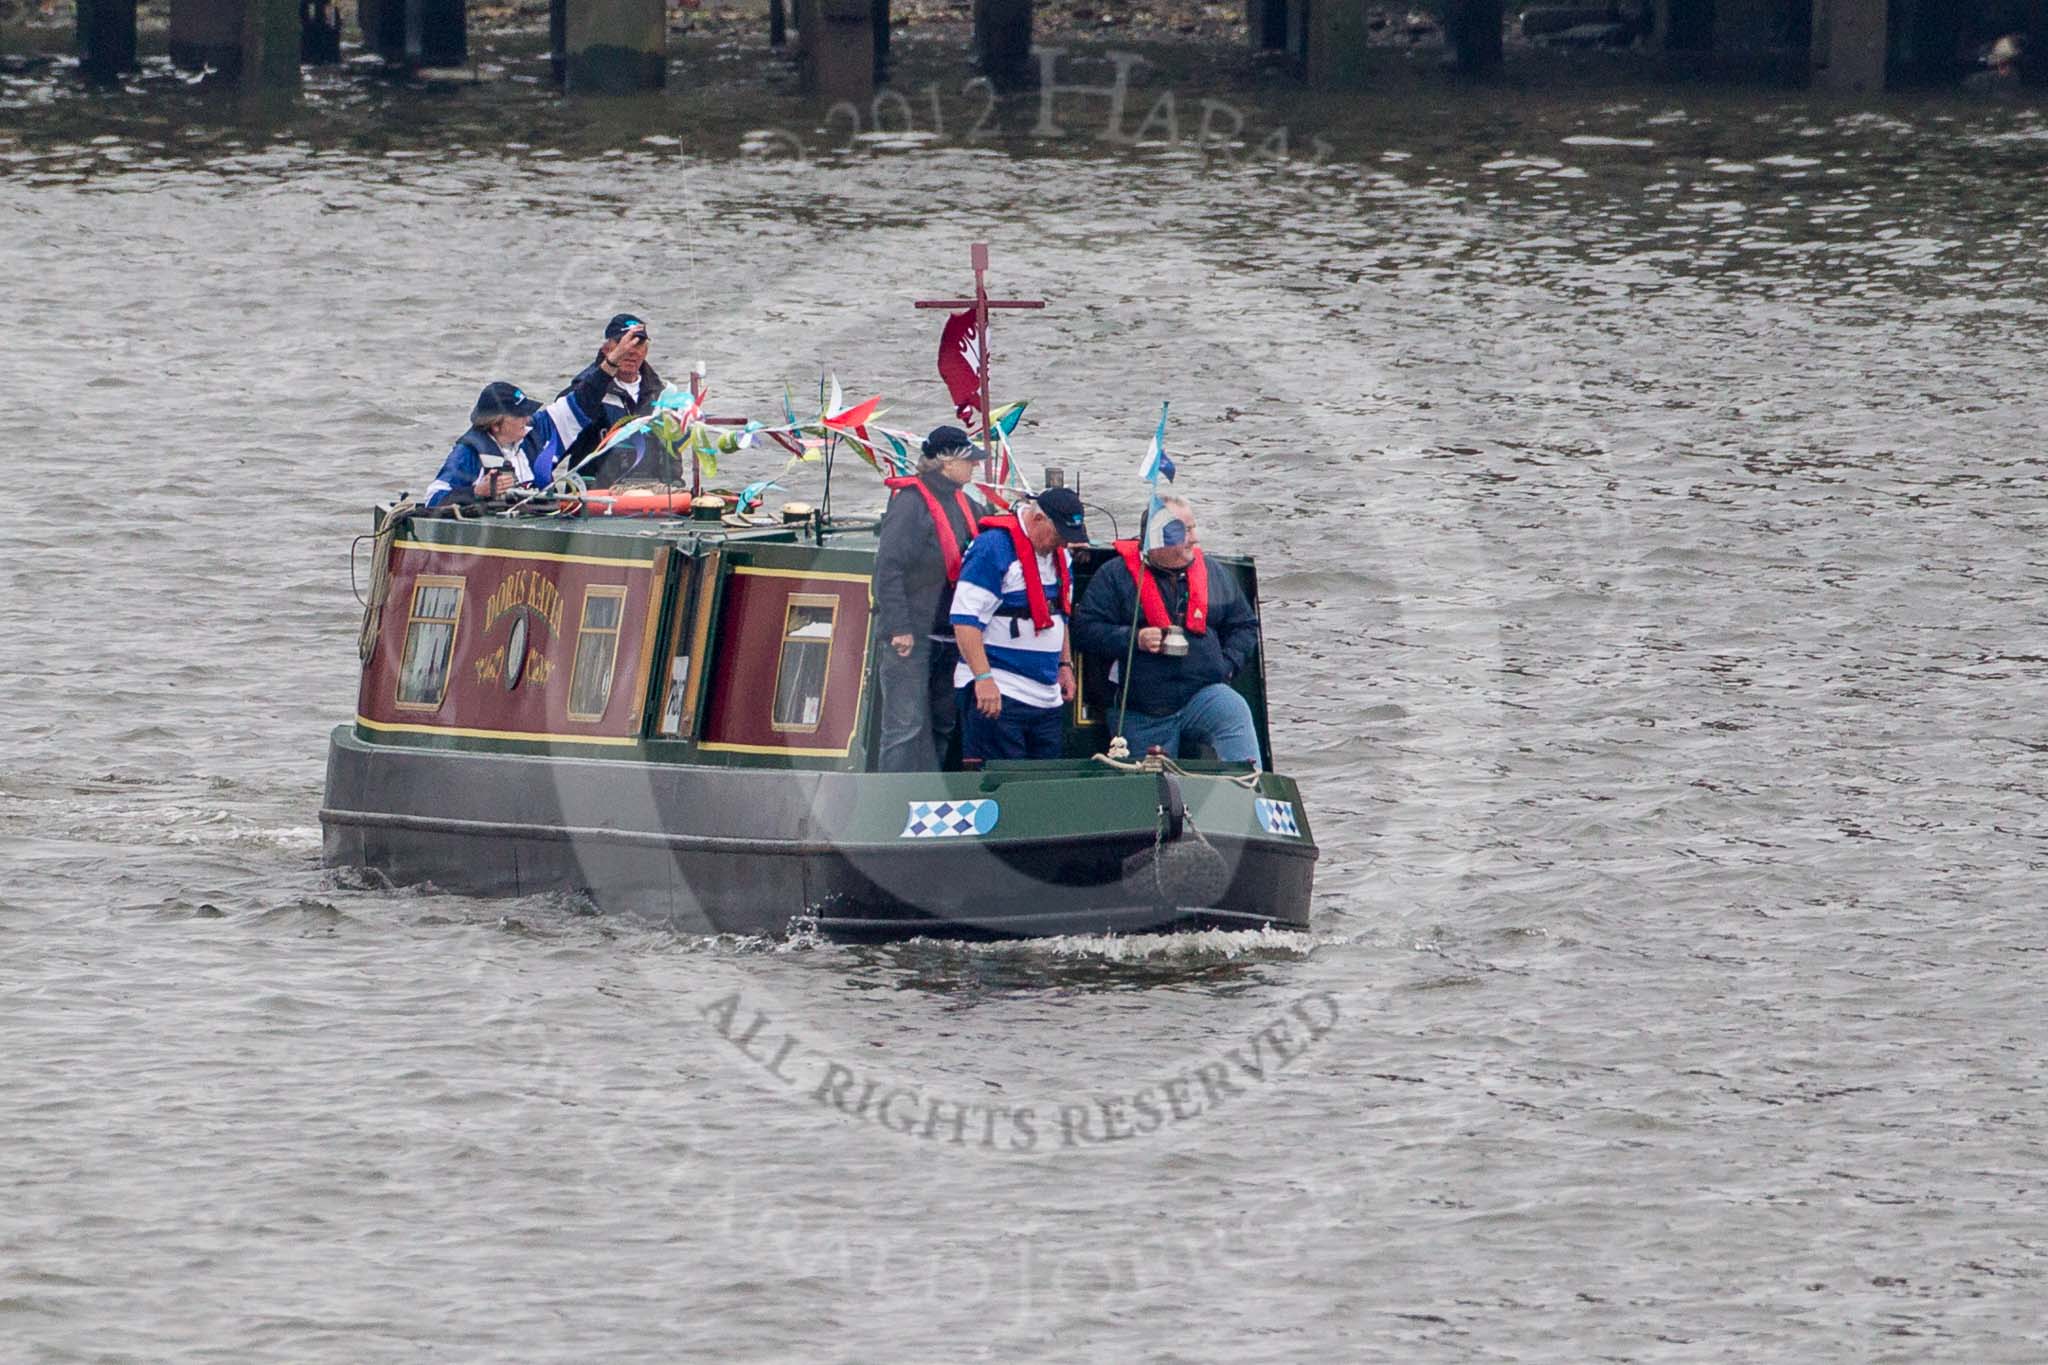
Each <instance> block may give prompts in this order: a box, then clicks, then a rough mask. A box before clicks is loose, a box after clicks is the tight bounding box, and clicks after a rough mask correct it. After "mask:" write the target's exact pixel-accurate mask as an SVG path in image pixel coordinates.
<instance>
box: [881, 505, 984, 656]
mask: <svg viewBox="0 0 2048 1365" xmlns="http://www.w3.org/2000/svg"><path fill="white" fill-rule="evenodd" d="M920 477H922V478H923V480H924V485H925V487H927V488H929V489H931V491H932V492H933V494H935V495H936V496H937V497H938V500H939V507H940V509H941V510H942V511H944V512H945V514H946V520H947V521H949V522H951V523H952V524H953V534H954V535H955V536H957V537H959V541H960V553H961V554H962V555H965V554H966V553H967V547H968V545H970V544H971V543H973V540H974V532H975V528H974V527H972V526H970V525H968V524H967V523H966V521H965V520H963V519H962V518H961V516H960V506H959V502H958V500H957V499H955V498H954V496H953V495H954V494H955V493H958V492H959V491H960V485H959V484H956V483H954V482H953V481H952V480H951V479H949V478H947V477H946V476H945V475H943V474H940V473H938V472H937V471H936V470H934V471H933V472H932V473H930V474H925V475H922V476H920ZM952 605H953V585H952V584H951V583H948V582H947V581H946V557H945V555H943V554H942V553H940V551H939V535H938V532H937V531H936V530H934V529H933V527H932V513H931V509H930V508H928V507H926V506H925V504H924V499H923V498H922V497H920V496H918V493H917V490H916V489H914V488H905V489H901V490H898V491H897V492H896V493H895V495H894V496H893V497H891V498H890V499H889V510H888V511H887V512H884V513H883V514H882V528H881V531H880V532H879V539H878V544H877V545H876V547H875V629H876V630H877V631H879V632H880V633H881V636H882V638H883V639H885V640H886V639H888V638H890V637H891V636H895V635H919V634H929V635H943V636H945V637H946V638H947V639H951V638H952V636H953V625H952V622H951V621H950V620H948V619H947V618H948V615H949V613H950V611H951V608H952Z"/></svg>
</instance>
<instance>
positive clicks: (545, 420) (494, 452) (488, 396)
mask: <svg viewBox="0 0 2048 1365" xmlns="http://www.w3.org/2000/svg"><path fill="white" fill-rule="evenodd" d="M601 397H602V390H601V389H600V388H599V386H598V385H597V384H596V383H595V382H586V381H582V380H581V378H580V376H579V387H577V388H575V389H573V390H571V391H570V392H567V393H564V394H563V395H562V396H561V397H560V398H557V399H556V400H555V401H554V402H552V403H548V404H545V405H543V404H542V403H541V402H540V401H539V400H538V399H536V398H533V397H530V396H529V395H528V394H527V393H526V391H525V390H524V389H521V388H520V387H519V386H518V385H517V384H509V383H506V382H505V381H504V380H502V379H501V380H498V381H496V382H495V383H491V384H486V385H484V391H483V392H482V393H480V394H478V395H477V399H476V406H475V407H473V408H471V409H470V411H469V430H468V431H466V432H464V433H463V434H462V435H461V436H459V437H457V438H456V440H455V446H454V448H453V449H451V450H450V451H449V452H448V457H447V458H446V459H444V460H443V461H442V462H441V470H440V472H439V473H437V474H436V475H434V481H433V482H432V483H431V484H429V485H427V496H426V505H427V506H429V507H439V506H441V505H443V504H444V503H448V502H471V501H474V500H475V499H477V498H495V497H499V496H502V495H503V494H505V493H508V492H510V491H511V490H513V489H514V488H520V487H525V486H528V485H532V484H545V483H547V482H548V480H549V479H550V478H552V477H553V475H554V468H555V465H556V464H557V463H558V462H559V461H560V460H561V458H562V452H563V451H564V450H565V449H567V448H568V446H569V444H570V443H571V442H573V441H575V440H576V439H577V438H578V437H579V436H581V435H582V434H583V431H584V428H585V426H586V425H587V424H586V423H585V421H584V418H583V414H584V413H585V412H588V411H592V410H594V409H595V408H596V407H597V406H598V403H599V401H600V399H601Z"/></svg>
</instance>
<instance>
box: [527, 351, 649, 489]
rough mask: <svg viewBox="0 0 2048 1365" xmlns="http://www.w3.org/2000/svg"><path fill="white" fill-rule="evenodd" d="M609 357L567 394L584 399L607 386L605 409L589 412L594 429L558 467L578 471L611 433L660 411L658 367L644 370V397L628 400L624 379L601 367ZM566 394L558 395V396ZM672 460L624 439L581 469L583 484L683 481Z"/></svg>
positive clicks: (579, 377) (590, 368) (582, 372)
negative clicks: (625, 423)
mask: <svg viewBox="0 0 2048 1365" xmlns="http://www.w3.org/2000/svg"><path fill="white" fill-rule="evenodd" d="M603 359H604V353H603V352H602V351H600V352H599V353H598V356H597V359H596V360H593V361H591V362H590V363H589V364H588V365H586V366H584V367H583V368H582V369H581V370H580V371H578V372H577V374H576V377H575V378H574V379H572V380H570V381H569V384H568V387H567V388H565V389H563V390H562V393H572V394H575V395H576V396H577V398H578V401H579V402H581V401H582V397H583V395H584V394H586V393H589V392H591V391H592V390H593V389H594V388H599V387H600V386H601V391H602V392H603V394H604V401H603V403H602V408H603V411H601V412H594V413H589V414H587V415H588V416H589V418H590V425H589V426H587V427H585V428H583V431H582V432H581V434H579V435H578V436H577V437H576V440H575V441H574V442H573V443H572V444H571V445H570V446H569V449H568V450H567V452H565V453H564V454H563V456H562V458H561V459H559V460H557V461H556V462H555V467H556V468H557V469H576V467H577V465H579V464H582V461H583V457H584V456H586V455H588V454H589V453H590V452H591V451H593V450H596V449H597V448H598V447H599V446H600V445H602V444H604V438H605V433H606V432H608V431H610V430H611V429H612V428H613V427H615V426H617V425H618V424H619V423H620V422H622V421H624V420H625V419H626V418H628V417H638V416H640V415H641V414H642V413H645V412H649V411H651V410H652V409H653V407H654V400H655V399H657V398H659V397H661V376H660V375H658V374H656V373H655V372H654V367H653V366H652V365H642V366H641V367H640V396H639V398H638V399H632V398H628V397H627V396H626V391H625V390H624V389H622V388H620V387H619V385H618V380H617V379H616V378H615V377H613V376H611V375H608V374H606V373H605V372H604V370H603V369H602V368H601V367H600V362H601V361H603ZM559 396H560V395H559V394H558V395H557V397H559ZM668 464H669V461H668V457H667V456H666V455H664V454H663V453H662V452H661V449H660V447H658V446H656V445H655V444H654V443H653V442H651V441H645V440H632V441H621V442H620V443H619V444H618V445H615V446H613V447H612V448H611V449H610V450H607V451H606V452H605V453H604V454H603V455H601V456H599V457H598V458H597V459H595V460H592V461H591V462H590V463H589V464H587V465H583V467H582V468H581V469H580V470H577V472H578V473H579V474H581V475H582V477H583V481H584V482H585V483H587V484H589V485H590V486H591V487H592V488H609V487H610V486H611V485H612V484H613V483H615V482H617V481H618V480H620V479H624V478H638V479H652V480H655V481H657V482H662V483H673V482H678V481H679V480H678V479H677V476H676V471H675V470H674V469H673V468H669V467H666V466H668Z"/></svg>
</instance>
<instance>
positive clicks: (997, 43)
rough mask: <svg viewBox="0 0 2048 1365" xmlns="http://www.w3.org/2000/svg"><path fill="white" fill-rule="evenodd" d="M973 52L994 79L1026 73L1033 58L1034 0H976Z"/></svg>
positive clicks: (982, 67)
mask: <svg viewBox="0 0 2048 1365" xmlns="http://www.w3.org/2000/svg"><path fill="white" fill-rule="evenodd" d="M974 54H975V58H976V60H978V61H979V62H980V63H981V69H982V72H983V74H985V75H987V76H989V77H990V78H991V79H994V80H1001V79H1003V78H1005V77H1011V76H1016V75H1018V74H1020V73H1021V72H1023V71H1024V70H1025V67H1026V64H1027V63H1028V62H1029V61H1030V60H1031V0H974Z"/></svg>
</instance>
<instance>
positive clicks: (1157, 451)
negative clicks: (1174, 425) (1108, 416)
mask: <svg viewBox="0 0 2048 1365" xmlns="http://www.w3.org/2000/svg"><path fill="white" fill-rule="evenodd" d="M1166 408H1167V405H1166V404H1165V403H1161V404H1160V405H1159V428H1158V430H1156V431H1154V432H1153V433H1152V444H1151V446H1150V447H1149V448H1148V449H1147V450H1146V451H1145V459H1144V462H1143V463H1142V464H1140V465H1139V466H1138V477H1139V478H1141V479H1143V480H1144V481H1145V482H1146V483H1157V482H1158V481H1159V480H1161V479H1165V480H1166V481H1167V482H1168V483H1172V482H1173V461H1172V459H1170V458H1169V457H1168V456H1167V454H1166Z"/></svg>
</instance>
